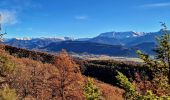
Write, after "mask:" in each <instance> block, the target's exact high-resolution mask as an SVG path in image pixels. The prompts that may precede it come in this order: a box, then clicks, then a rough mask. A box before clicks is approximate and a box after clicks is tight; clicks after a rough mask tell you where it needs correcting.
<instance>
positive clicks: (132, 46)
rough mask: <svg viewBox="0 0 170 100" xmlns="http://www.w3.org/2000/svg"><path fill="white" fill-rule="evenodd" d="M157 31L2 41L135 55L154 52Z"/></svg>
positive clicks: (42, 47)
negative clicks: (90, 36) (75, 37)
mask: <svg viewBox="0 0 170 100" xmlns="http://www.w3.org/2000/svg"><path fill="white" fill-rule="evenodd" d="M161 34H163V33H162V30H160V31H158V32H149V33H146V32H134V31H128V32H105V33H101V34H99V35H98V36H96V37H93V38H79V39H73V38H70V37H64V38H11V39H6V40H5V41H4V43H5V44H7V45H10V46H15V47H19V48H24V49H29V50H40V51H47V52H58V51H60V50H61V49H66V50H67V51H68V52H74V53H78V54H79V53H87V54H97V55H110V56H128V57H135V56H136V53H135V52H136V50H138V49H140V50H142V51H143V52H145V53H149V54H154V52H153V51H152V50H153V49H154V47H155V46H156V41H155V37H156V36H160V35H161Z"/></svg>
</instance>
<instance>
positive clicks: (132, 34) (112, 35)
mask: <svg viewBox="0 0 170 100" xmlns="http://www.w3.org/2000/svg"><path fill="white" fill-rule="evenodd" d="M143 35H145V33H144V32H135V31H127V32H115V31H113V32H106V33H102V34H100V35H99V36H98V37H104V38H116V39H124V38H132V37H138V36H143Z"/></svg>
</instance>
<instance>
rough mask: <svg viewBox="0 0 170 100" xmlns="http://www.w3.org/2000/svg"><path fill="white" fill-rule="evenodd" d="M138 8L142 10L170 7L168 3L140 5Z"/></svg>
mask: <svg viewBox="0 0 170 100" xmlns="http://www.w3.org/2000/svg"><path fill="white" fill-rule="evenodd" d="M140 7H142V8H159V7H170V2H164V3H152V4H145V5H141V6H140Z"/></svg>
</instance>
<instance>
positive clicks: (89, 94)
mask: <svg viewBox="0 0 170 100" xmlns="http://www.w3.org/2000/svg"><path fill="white" fill-rule="evenodd" d="M84 95H85V97H86V99H87V100H99V98H100V97H101V96H100V95H101V92H100V90H99V89H98V88H97V86H96V85H95V84H94V81H93V79H91V78H88V81H87V83H86V84H85V86H84Z"/></svg>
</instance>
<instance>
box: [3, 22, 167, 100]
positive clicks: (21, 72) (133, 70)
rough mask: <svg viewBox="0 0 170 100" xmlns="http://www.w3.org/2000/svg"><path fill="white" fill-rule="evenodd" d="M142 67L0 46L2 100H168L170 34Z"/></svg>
mask: <svg viewBox="0 0 170 100" xmlns="http://www.w3.org/2000/svg"><path fill="white" fill-rule="evenodd" d="M162 26H163V29H162V30H163V31H162V32H163V33H162V36H161V37H157V38H156V39H157V46H156V47H155V50H154V52H155V56H154V57H150V56H149V55H148V54H144V53H142V52H141V51H137V54H138V55H139V57H140V58H141V59H142V60H143V61H144V62H143V63H138V62H133V61H127V62H123V61H113V60H92V61H91V60H82V59H78V58H73V57H71V56H70V55H69V54H68V53H67V51H66V50H62V51H61V52H60V53H58V54H56V55H51V54H47V53H42V52H36V51H29V50H24V49H19V48H15V47H11V46H7V45H2V44H1V45H0V100H124V99H125V100H170V34H169V33H168V31H167V27H166V25H165V24H164V23H162Z"/></svg>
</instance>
